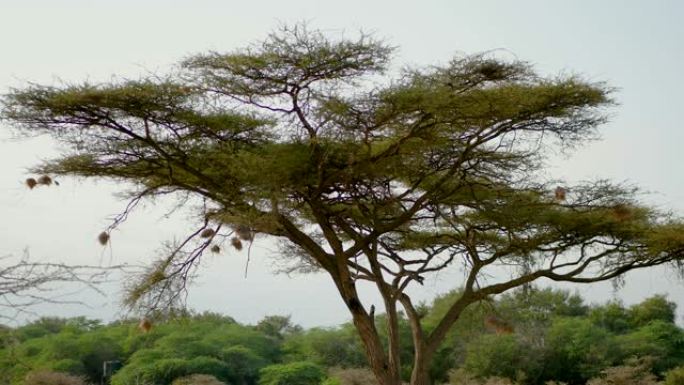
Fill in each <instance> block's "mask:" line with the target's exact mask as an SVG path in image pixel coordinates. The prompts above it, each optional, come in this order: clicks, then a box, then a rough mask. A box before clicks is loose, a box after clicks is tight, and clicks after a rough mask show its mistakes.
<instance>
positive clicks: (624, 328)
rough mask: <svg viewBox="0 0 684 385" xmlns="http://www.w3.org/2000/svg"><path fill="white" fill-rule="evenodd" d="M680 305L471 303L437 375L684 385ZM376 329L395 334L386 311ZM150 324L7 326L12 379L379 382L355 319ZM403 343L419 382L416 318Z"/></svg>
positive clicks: (533, 292) (436, 305)
mask: <svg viewBox="0 0 684 385" xmlns="http://www.w3.org/2000/svg"><path fill="white" fill-rule="evenodd" d="M454 298H455V293H451V294H447V295H444V296H441V297H439V298H437V299H436V300H435V301H434V302H433V303H432V304H431V305H425V306H422V307H421V309H420V311H421V314H422V316H423V318H422V321H423V325H424V328H425V329H426V330H429V329H431V328H433V327H435V323H436V322H437V320H438V319H440V316H441V314H442V313H443V312H445V311H446V309H447V308H448V307H449V304H450V303H451V302H452V301H453V299H454ZM675 310H676V309H675V304H674V303H672V302H670V301H668V300H667V298H666V297H665V296H654V297H651V298H648V299H646V300H644V301H643V302H641V303H639V304H636V305H633V306H624V305H623V304H621V303H620V302H609V303H606V304H602V305H587V304H586V303H585V302H584V300H583V299H582V298H581V297H580V296H578V295H576V294H571V293H569V292H567V291H560V290H552V289H539V288H534V287H528V288H525V289H524V290H519V291H516V292H513V293H511V294H508V295H503V296H500V297H499V298H497V299H496V300H492V301H487V302H482V303H481V304H479V305H478V306H473V307H471V308H469V309H468V311H467V312H466V313H465V314H464V315H463V316H462V317H461V319H460V320H459V322H458V323H457V326H456V327H455V328H454V329H453V330H452V331H451V333H450V334H449V337H448V338H447V339H446V340H445V341H444V344H443V346H442V348H441V349H440V351H439V353H438V355H437V357H436V359H435V360H434V363H433V366H432V368H431V377H432V379H433V382H434V383H435V384H457V385H466V384H484V383H490V384H495V383H496V384H499V383H501V384H506V383H518V384H529V385H542V384H545V383H547V382H549V381H555V382H557V383H561V382H563V383H567V384H585V383H587V381H589V380H590V379H592V380H591V381H590V384H592V385H593V384H597V385H598V384H604V383H605V384H609V383H613V382H614V381H612V380H611V379H610V378H608V377H610V376H618V377H619V376H622V377H625V378H627V377H630V376H632V377H633V378H634V382H633V383H634V384H651V383H653V384H655V383H658V382H659V381H662V380H664V381H666V383H667V384H668V385H669V384H679V382H677V381H683V380H684V330H682V328H680V327H679V326H677V325H676V323H675ZM376 322H377V323H378V326H379V327H378V330H384V328H382V327H380V324H382V323H383V322H385V317H384V315H383V314H378V315H377V316H376ZM143 326H145V327H143V328H140V325H139V321H138V320H121V321H117V322H113V323H110V324H107V325H104V324H102V323H101V322H99V321H96V320H89V319H85V318H82V317H77V318H69V319H63V318H51V317H44V318H41V319H39V320H37V321H34V322H32V323H29V324H27V325H24V326H21V327H16V328H10V327H2V329H0V342H1V344H2V345H1V350H0V384H21V385H24V384H25V385H42V384H53V385H62V384H63V385H79V384H100V383H101V381H103V375H104V373H103V363H104V362H105V361H119V362H120V363H121V365H122V366H121V368H120V369H119V370H118V371H116V373H115V374H114V375H113V376H111V378H107V377H105V380H108V381H111V384H113V385H143V384H145V385H147V384H158V385H170V384H174V385H175V384H197V385H200V384H201V385H212V384H230V385H319V384H324V385H354V384H372V383H373V379H372V375H370V372H369V371H368V370H367V369H366V368H365V366H366V360H365V356H364V354H363V351H362V347H361V343H360V341H359V339H358V337H357V335H356V331H355V329H354V327H353V326H352V325H351V324H343V325H340V326H339V327H335V328H312V329H303V328H301V327H299V326H297V325H294V324H292V322H291V321H290V318H289V317H286V316H268V317H265V318H264V319H263V320H261V321H260V322H258V323H257V324H256V325H242V324H239V323H237V322H236V321H235V320H234V319H232V318H231V317H228V316H223V315H219V314H213V313H202V314H187V315H184V316H182V317H177V318H174V319H172V320H166V321H154V320H152V323H151V324H148V325H143ZM148 326H150V327H149V328H148ZM142 329H149V330H147V331H145V330H142ZM401 340H402V349H403V350H402V357H401V358H402V363H403V365H404V368H405V370H404V375H405V376H407V377H408V376H409V374H410V365H411V362H412V354H413V349H412V346H411V336H410V329H409V327H408V324H407V321H406V320H402V327H401ZM114 367H116V366H114ZM668 373H669V374H668ZM193 375H194V376H193ZM611 381H612V382H611ZM628 381H629V379H628ZM649 381H650V382H649ZM622 383H624V384H627V385H629V384H631V383H630V382H624V381H623V382H622ZM683 383H684V382H683Z"/></svg>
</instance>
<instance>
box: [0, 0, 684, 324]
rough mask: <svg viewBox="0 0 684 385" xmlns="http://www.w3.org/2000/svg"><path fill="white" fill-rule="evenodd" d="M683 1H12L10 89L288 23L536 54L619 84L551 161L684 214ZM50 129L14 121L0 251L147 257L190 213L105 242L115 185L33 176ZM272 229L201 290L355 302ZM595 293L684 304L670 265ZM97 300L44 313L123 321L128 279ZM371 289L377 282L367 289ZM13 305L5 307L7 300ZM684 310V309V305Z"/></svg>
mask: <svg viewBox="0 0 684 385" xmlns="http://www.w3.org/2000/svg"><path fill="white" fill-rule="evenodd" d="M683 17H684V2H681V1H677V0H670V1H664V0H652V1H646V0H643V1H626V0H620V1H617V0H613V1H607V0H601V1H596V0H593V1H561V0H555V1H552V0H538V1H527V0H520V1H509V0H500V1H456V0H451V1H429V0H424V1H422V2H420V3H419V2H418V1H369V0H365V1H358V0H348V1H321V0H319V1H314V0H311V1H297V0H291V1H278V0H260V1H254V2H247V1H229V0H223V1H209V0H194V1H190V0H188V1H172V0H167V1H161V0H159V1H151V0H150V1H145V0H137V1H124V0H118V1H113V0H112V1H104V0H102V1H95V0H91V1H85V0H82V1H76V0H74V1H58V0H43V1H39V0H21V1H20V0H16V1H15V0H0V42H1V45H0V49H1V51H0V52H1V56H0V93H4V92H6V91H7V89H8V88H9V87H12V86H19V87H21V86H22V85H26V84H27V82H37V83H48V84H54V83H55V82H56V80H57V79H61V80H65V81H82V80H89V81H92V82H96V81H102V80H108V79H111V78H112V77H118V78H121V77H138V76H140V75H141V74H145V73H150V72H162V73H163V72H164V71H165V70H167V69H169V68H170V66H172V65H173V64H174V63H175V62H176V61H177V60H178V59H181V58H183V57H186V56H188V55H190V54H192V53H199V52H203V51H207V50H216V51H223V50H231V49H234V48H238V47H241V46H244V45H246V44H248V43H250V42H253V41H256V40H258V39H260V38H262V37H263V36H264V35H265V34H266V33H268V32H269V31H270V30H272V29H274V28H275V27H277V26H278V25H279V24H282V23H294V22H299V21H307V22H309V24H310V25H311V26H312V27H315V28H319V29H322V30H326V31H330V33H331V34H336V35H339V34H340V33H344V34H346V35H349V36H354V33H355V32H356V31H358V30H363V31H366V32H373V33H374V34H375V35H376V36H378V37H381V38H384V39H386V40H387V41H388V42H389V43H391V44H392V45H395V46H397V47H398V48H399V50H398V54H397V55H396V63H395V64H396V65H397V66H401V65H404V64H409V65H425V64H434V63H444V62H445V61H447V60H448V59H449V58H450V57H452V56H453V55H455V54H458V53H475V52H480V51H486V50H500V52H502V53H503V54H504V55H511V57H517V58H519V59H522V60H527V61H529V62H531V63H533V64H534V65H535V66H536V67H537V68H538V69H539V70H540V71H541V72H542V73H544V74H557V73H566V74H567V73H579V74H583V75H584V76H585V77H586V78H588V79H590V80H595V81H606V82H608V83H609V84H610V85H611V86H614V87H617V88H618V91H617V93H616V94H615V97H616V98H617V100H618V102H619V105H618V106H616V107H614V108H613V109H612V110H611V116H612V119H611V122H610V123H609V124H607V125H606V126H605V127H604V128H603V141H601V142H597V143H593V144H591V145H589V146H587V147H586V148H583V149H581V150H579V151H577V152H575V153H574V154H573V155H572V156H571V157H569V158H563V159H560V160H559V161H557V162H556V163H555V166H553V167H552V168H551V169H550V170H549V173H550V174H551V175H553V176H554V177H556V178H564V179H567V180H578V179H589V178H598V177H606V178H610V179H613V180H616V181H629V182H631V183H634V184H636V185H639V186H642V187H643V188H644V189H645V190H648V191H649V192H650V194H649V195H647V196H646V197H645V198H644V200H645V201H647V202H649V203H652V204H655V205H658V206H659V207H661V208H666V209H671V210H673V211H675V212H677V213H679V214H680V215H681V214H684V179H683V178H682V171H681V165H682V164H683V163H684V151H682V150H681V146H682V144H684V130H683V129H682V127H681V119H680V113H681V110H682V108H683V106H684V96H683V94H682V91H681V90H683V89H684V80H683V79H684V77H683V76H682V63H683V62H684V44H683V41H682V39H683V37H684V26H683V24H682V23H681V20H682V18H683ZM56 151H58V149H57V148H56V147H55V145H54V143H52V142H51V141H49V140H47V139H35V140H22V141H17V140H14V139H12V136H11V134H10V132H9V130H8V129H7V127H1V128H0V244H1V245H2V249H1V250H0V255H5V254H14V255H20V254H21V253H22V250H24V249H25V248H28V249H29V250H30V254H31V256H32V257H34V258H40V259H43V260H50V261H64V262H68V263H99V262H100V261H104V262H109V261H110V260H111V261H113V262H115V263H122V262H131V263H138V262H144V261H145V260H149V259H150V258H151V257H153V256H154V255H155V252H156V250H157V249H158V247H159V245H160V243H161V242H162V241H163V240H165V239H171V238H173V237H174V236H175V237H180V236H182V235H183V234H184V232H185V231H187V230H188V229H189V228H190V226H191V223H190V222H189V221H187V220H186V218H185V217H183V216H182V215H181V216H177V217H174V218H171V219H165V218H164V214H165V209H168V206H164V205H161V206H158V207H152V206H149V207H147V208H146V209H144V210H142V211H139V212H137V213H136V214H135V215H133V216H132V218H131V220H130V221H129V222H128V223H126V224H125V225H124V226H122V228H121V230H118V231H116V232H115V233H114V234H113V237H112V247H111V249H110V248H109V247H108V248H104V249H103V248H102V247H101V246H99V245H98V244H97V242H96V236H97V234H98V233H99V232H100V231H101V230H102V229H103V228H104V227H106V225H107V224H108V223H109V222H108V220H107V218H108V217H110V216H111V215H112V214H115V213H117V212H118V211H120V210H121V209H122V208H123V205H124V202H122V201H119V200H117V199H116V198H115V197H113V192H115V191H117V186H113V185H112V184H107V183H93V182H90V181H88V182H84V181H77V180H72V179H64V180H61V181H60V182H61V186H59V187H55V188H49V189H47V188H44V189H36V190H34V191H28V190H27V189H26V188H25V187H24V186H23V184H22V183H23V180H24V179H25V178H26V177H27V176H28V175H27V173H26V168H27V167H29V166H31V165H33V164H35V163H36V162H38V161H40V160H41V159H45V158H49V157H50V156H53V155H55V154H56V153H57V152H56ZM274 253H275V248H274V246H273V244H272V243H270V242H268V241H265V240H259V241H258V242H257V244H256V245H255V249H254V253H253V256H252V264H251V266H250V274H249V276H248V277H247V278H246V279H245V278H244V277H243V269H244V263H245V255H244V254H236V253H228V254H226V255H220V256H209V257H208V258H206V260H205V265H204V267H203V269H202V274H201V276H200V280H199V284H198V285H197V286H196V287H194V288H192V289H191V292H190V305H191V307H193V308H195V309H199V310H212V311H218V312H222V313H225V314H229V315H231V316H233V317H235V318H236V319H238V320H239V321H242V322H255V321H257V320H258V319H260V318H261V317H263V316H264V315H266V314H291V315H292V318H293V320H294V321H295V322H298V323H301V324H303V325H306V326H313V325H334V324H337V323H340V322H343V321H345V320H346V319H347V314H346V310H345V308H344V307H343V305H342V302H341V300H340V299H339V298H338V297H337V294H336V293H335V290H334V288H333V286H332V284H331V283H329V282H328V281H327V279H326V277H324V276H321V275H313V276H298V277H293V278H289V277H286V276H282V275H279V276H274V275H273V274H271V270H272V267H271V263H272V259H269V257H268V255H271V254H274ZM459 282H460V275H458V274H457V273H455V272H444V273H442V274H440V276H439V277H438V279H437V280H435V282H433V283H430V284H428V285H426V286H425V287H421V288H419V290H416V291H415V294H416V296H417V297H419V298H422V299H425V300H429V299H430V298H432V297H434V296H435V295H437V294H439V293H443V292H445V291H447V290H448V289H450V288H452V287H454V286H458V283H459ZM572 287H575V288H577V290H578V291H579V293H580V294H582V295H583V296H585V297H586V298H587V299H588V300H589V301H604V300H607V299H611V298H621V299H622V300H624V301H625V302H626V303H628V304H629V303H634V302H638V301H640V300H641V299H643V298H645V297H647V296H650V295H653V294H656V293H665V294H668V295H669V298H670V299H671V300H673V301H675V302H677V304H678V305H679V307H680V314H682V312H681V310H683V309H684V284H683V282H682V281H680V280H678V279H677V278H676V275H675V274H674V272H672V271H669V270H667V269H658V270H653V271H650V272H640V273H635V274H630V275H628V276H627V285H626V287H624V288H623V289H622V290H620V291H618V292H617V293H614V292H613V291H612V289H611V286H610V285H609V284H605V285H604V284H602V285H592V286H572ZM83 299H84V300H85V301H87V302H88V303H90V305H91V306H92V308H84V307H75V306H52V307H50V306H44V307H40V308H37V309H36V310H37V311H39V312H40V313H41V314H44V315H60V316H73V315H81V314H84V315H87V316H90V317H97V318H102V319H105V320H111V319H113V318H114V317H116V315H117V312H118V310H117V301H118V298H117V294H116V293H115V292H113V293H112V294H111V295H110V297H109V298H106V299H105V298H101V297H95V296H92V295H89V294H88V295H86V294H84V295H83ZM368 300H369V301H373V300H374V297H372V296H369V297H368ZM0 311H2V310H0ZM679 321H680V322H681V319H680V320H679Z"/></svg>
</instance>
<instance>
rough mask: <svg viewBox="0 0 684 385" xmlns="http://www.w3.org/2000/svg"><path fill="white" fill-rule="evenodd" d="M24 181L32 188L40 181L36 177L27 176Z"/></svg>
mask: <svg viewBox="0 0 684 385" xmlns="http://www.w3.org/2000/svg"><path fill="white" fill-rule="evenodd" d="M24 183H26V187H28V188H30V189H31V190H33V188H34V187H36V186H37V185H38V182H37V181H36V180H35V179H34V178H26V181H25V182H24Z"/></svg>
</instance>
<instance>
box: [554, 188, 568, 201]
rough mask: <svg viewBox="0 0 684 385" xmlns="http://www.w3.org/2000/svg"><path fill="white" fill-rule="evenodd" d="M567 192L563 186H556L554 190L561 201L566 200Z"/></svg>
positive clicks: (557, 198)
mask: <svg viewBox="0 0 684 385" xmlns="http://www.w3.org/2000/svg"><path fill="white" fill-rule="evenodd" d="M566 192H567V191H566V190H565V189H564V188H563V187H561V186H558V187H556V190H554V196H555V197H556V200H557V201H561V202H562V201H564V200H565V193H566Z"/></svg>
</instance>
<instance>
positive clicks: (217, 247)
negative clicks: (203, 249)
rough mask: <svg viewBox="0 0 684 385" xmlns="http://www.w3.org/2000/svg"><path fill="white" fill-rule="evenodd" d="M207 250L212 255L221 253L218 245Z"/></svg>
mask: <svg viewBox="0 0 684 385" xmlns="http://www.w3.org/2000/svg"><path fill="white" fill-rule="evenodd" d="M209 250H210V251H211V252H212V253H214V254H218V253H220V252H221V247H220V246H219V245H213V246H211V249H209Z"/></svg>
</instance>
